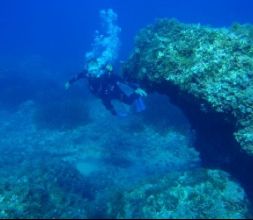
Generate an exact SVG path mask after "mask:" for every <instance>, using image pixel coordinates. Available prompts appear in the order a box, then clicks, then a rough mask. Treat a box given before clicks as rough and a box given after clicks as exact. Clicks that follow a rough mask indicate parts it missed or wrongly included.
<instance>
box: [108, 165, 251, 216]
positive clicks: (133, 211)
mask: <svg viewBox="0 0 253 220" xmlns="http://www.w3.org/2000/svg"><path fill="white" fill-rule="evenodd" d="M117 198H118V200H117V203H116V205H115V203H110V202H109V203H108V213H107V214H108V216H110V217H112V218H166V219H171V218H179V219H181V218H185V217H187V218H190V219H199V218H201V219H202V218H214V219H216V218H232V219H233V218H246V217H249V216H248V208H247V206H248V202H247V199H246V197H245V193H244V191H243V189H242V188H241V187H240V186H239V185H238V184H237V183H235V182H233V181H231V180H230V178H229V175H228V174H227V173H225V172H221V171H218V170H204V169H203V170H195V171H191V172H185V173H181V172H180V173H171V174H170V175H167V176H165V177H162V178H157V179H152V180H150V181H146V182H145V183H143V184H140V185H139V186H137V187H135V188H134V189H132V190H129V191H126V192H123V193H122V194H118V197H117Z"/></svg>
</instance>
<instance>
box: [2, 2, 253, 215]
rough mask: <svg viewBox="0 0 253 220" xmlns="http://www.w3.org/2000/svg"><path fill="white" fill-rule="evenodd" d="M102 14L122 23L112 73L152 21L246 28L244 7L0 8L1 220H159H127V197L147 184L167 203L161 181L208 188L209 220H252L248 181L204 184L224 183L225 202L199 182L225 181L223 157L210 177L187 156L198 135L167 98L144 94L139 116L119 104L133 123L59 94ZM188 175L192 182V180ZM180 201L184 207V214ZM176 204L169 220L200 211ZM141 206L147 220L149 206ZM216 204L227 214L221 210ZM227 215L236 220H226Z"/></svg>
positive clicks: (85, 97) (77, 90)
mask: <svg viewBox="0 0 253 220" xmlns="http://www.w3.org/2000/svg"><path fill="white" fill-rule="evenodd" d="M107 8H112V9H113V10H114V11H115V12H116V13H117V14H118V22H117V24H118V26H119V27H121V29H122V30H121V33H120V35H119V39H120V41H121V46H120V48H119V57H118V60H117V62H116V66H118V68H119V66H120V61H124V60H125V59H127V57H128V56H129V55H130V53H131V51H132V50H133V49H134V38H135V36H136V34H137V33H138V32H139V30H140V29H141V28H144V27H145V26H147V25H149V24H151V23H153V22H154V21H155V20H156V19H157V18H176V19H178V20H179V21H180V22H184V23H200V24H203V25H208V26H212V27H229V26H230V25H232V24H233V23H234V22H239V23H251V24H252V23H253V13H252V8H253V1H251V0H240V1H239V0H213V1H208V0H189V1H187V0H156V1H153V0H149V1H144V0H139V1H137V0H135V1H134V0H125V1H123V0H122V1H120V0H92V1H88V0H74V1H68V0H54V1H49V0H38V1H33V0H22V1H19V0H11V1H8V0H2V1H1V2H0V174H1V175H0V218H26V217H35V218H45V217H49V218H54V217H56V218H57V217H58V218H59V217H60V218H69V217H76V218H87V217H90V218H93V217H100V218H106V217H112V218H117V217H123V218H124V217H134V216H138V217H166V214H168V212H166V210H165V208H164V209H163V208H161V210H164V213H162V212H159V214H158V215H157V216H156V215H152V213H153V212H151V211H150V212H148V213H149V214H147V215H145V214H144V212H140V211H139V210H135V211H133V212H131V213H133V214H129V213H130V211H129V210H130V208H129V207H130V206H131V205H132V206H136V207H138V205H140V204H142V206H145V205H146V203H145V202H143V201H142V202H140V201H141V199H140V198H139V200H138V199H136V200H134V199H133V198H132V197H134V198H135V197H136V196H135V194H134V193H136V191H138V190H140V191H141V192H143V191H142V187H144V188H147V187H149V186H151V185H152V186H153V185H155V186H156V187H154V189H153V188H152V190H153V191H154V192H153V191H152V192H153V194H152V193H151V196H153V197H156V196H157V200H158V197H159V198H160V197H161V198H165V200H169V198H170V197H167V196H168V195H167V194H166V195H165V191H166V189H164V185H162V187H160V188H159V184H160V182H159V181H161V183H162V184H164V181H168V183H167V184H165V185H168V187H172V185H173V184H174V183H175V182H176V183H177V186H178V187H182V190H181V191H183V192H185V195H192V194H190V191H191V190H192V191H194V190H195V191H201V190H200V189H202V190H203V193H206V195H207V196H208V195H209V196H210V197H211V196H212V193H210V192H208V190H210V188H208V184H206V185H207V188H205V187H204V186H203V185H205V183H206V182H205V181H207V182H208V181H210V182H211V183H212V184H213V185H212V184H211V185H212V187H213V188H211V191H212V192H215V193H216V194H215V193H214V195H215V196H217V195H218V196H217V198H219V199H218V200H217V201H216V200H215V198H214V199H213V200H212V199H210V201H209V198H208V199H206V201H207V204H206V203H205V205H207V208H206V209H208V205H209V206H211V207H212V208H210V210H214V213H215V210H216V211H217V213H221V214H220V216H219V217H223V216H225V217H231V216H232V217H239V218H244V217H248V216H251V214H249V213H251V209H250V207H251V203H252V199H251V196H252V194H251V193H252V188H250V189H248V187H246V186H247V183H246V181H247V180H248V179H251V178H245V181H244V182H243V181H242V179H243V178H239V179H237V177H238V175H234V174H233V172H231V173H229V169H226V170H225V171H226V172H228V173H229V174H224V175H223V173H221V174H219V175H218V174H215V172H216V171H215V172H214V173H212V175H211V174H209V177H210V176H212V177H213V178H214V179H215V175H216V177H217V176H219V178H220V175H221V176H222V177H224V179H225V180H224V181H225V182H226V187H227V188H226V187H224V188H225V189H224V188H223V191H222V189H221V188H222V187H221V186H220V184H219V183H218V182H215V181H214V183H213V182H212V181H211V180H209V179H208V178H207V180H206V179H205V178H204V177H203V176H205V175H204V174H203V173H204V171H203V170H202V169H208V168H210V169H217V170H219V169H220V170H222V169H223V168H224V164H226V166H228V164H229V162H230V158H229V156H228V157H227V158H220V157H218V156H217V158H216V160H217V161H216V163H215V165H214V166H212V164H208V166H209V167H207V165H206V163H205V161H203V160H204V159H203V157H202V156H201V152H200V151H199V149H198V148H197V147H196V145H195V140H196V133H195V131H194V130H193V129H192V127H191V125H190V123H189V121H188V119H187V118H186V116H185V115H184V114H183V112H182V111H181V110H180V109H178V108H177V107H176V106H173V105H171V104H170V102H169V99H168V98H167V97H165V96H162V95H158V94H152V95H150V96H149V97H148V98H147V99H145V104H146V110H145V111H144V112H140V113H133V112H134V111H132V109H129V107H128V106H122V105H120V104H119V108H121V109H123V110H124V111H129V112H131V113H130V114H129V115H128V117H115V116H112V115H110V113H109V112H108V111H107V110H106V109H105V108H104V107H103V105H102V104H101V102H100V101H99V100H98V99H96V98H95V97H94V96H93V95H92V94H90V93H89V91H88V89H87V84H86V83H77V85H76V86H74V87H73V88H71V90H69V91H65V90H64V83H65V82H66V80H68V79H69V77H71V76H73V75H74V74H75V73H77V72H79V71H81V70H82V69H83V66H84V60H85V58H84V57H85V53H86V52H87V51H90V49H91V43H92V41H93V38H94V30H96V29H98V28H99V26H100V23H101V21H100V19H99V11H100V10H101V9H107ZM116 105H117V103H116ZM222 156H223V154H222ZM205 157H207V156H206V155H205ZM221 160H222V161H221ZM211 161H212V160H211ZM217 164H218V165H217ZM219 165H220V167H219ZM185 172H186V173H187V172H194V175H193V176H192V177H191V178H193V179H191V178H189V175H188V173H187V174H186V173H185ZM217 172H220V171H217ZM222 172H223V171H222ZM227 175H228V176H229V175H230V176H229V177H227ZM248 175H251V174H247V173H246V174H245V176H248ZM163 178H165V179H166V180H164V179H163ZM203 179H204V180H205V181H204V180H203ZM216 179H217V178H216ZM162 180H163V181H162ZM201 181H203V182H204V183H203V184H202V182H201ZM240 181H242V182H240ZM185 182H187V184H189V186H188V185H187V184H186V185H187V186H188V187H186V186H185V185H183V184H185ZM198 183H199V186H198ZM180 184H182V185H180ZM201 184H202V185H201ZM209 185H210V184H209ZM235 185H236V186H235ZM202 186H203V188H201V187H202ZM191 187H192V188H191ZM194 187H195V188H194ZM198 187H199V188H198ZM165 188H166V187H165ZM205 190H206V191H205ZM216 190H217V191H216ZM158 191H159V192H158ZM228 191H231V192H232V193H234V195H235V196H234V197H233V196H232V197H231V196H229V195H228V194H227V192H228ZM163 192H164V194H163ZM144 194H145V193H144ZM146 194H148V193H146ZM146 194H145V196H147V195H146ZM122 195H123V196H122ZM136 195H140V194H138V193H136ZM174 196H175V195H174ZM219 196H220V197H219ZM153 197H152V198H153ZM122 198H124V199H125V200H124V199H122ZM150 198H151V197H150ZM150 198H149V199H150ZM173 198H174V197H173ZM182 198H187V199H188V200H187V199H186V201H185V203H184V201H183V200H184V199H182ZM122 200H124V202H122ZM161 200H162V199H161ZM177 200H178V201H180V202H179V204H180V205H181V206H180V207H181V208H177V209H174V212H175V213H177V215H176V214H175V215H174V217H183V218H187V217H191V216H193V217H194V216H195V217H196V216H197V217H198V216H201V213H198V210H196V211H195V213H194V214H192V213H189V212H185V213H184V212H182V210H188V208H189V207H190V206H191V205H192V204H195V202H196V200H194V199H190V196H189V198H188V197H187V196H185V197H183V196H182V195H178V197H177ZM173 201H174V200H173ZM224 201H228V202H227V203H226V202H225V203H223V202H224ZM121 202H122V203H121ZM128 202H129V204H130V205H129V206H127V205H126V204H127V203H128ZM174 203H175V202H174ZM119 204H124V205H125V206H126V207H128V208H129V209H127V208H125V209H126V210H128V211H129V213H128V212H127V211H126V210H125V211H124V212H123V211H122V210H123V209H124V208H123V207H124V205H119ZM147 204H148V205H149V206H148V207H149V208H150V210H152V208H154V207H155V206H152V205H150V204H151V203H147ZM189 204H190V205H189ZM214 204H220V206H219V205H218V207H217V208H216V207H214ZM224 204H225V205H224ZM231 204H232V205H231ZM223 205H224V207H225V209H226V211H224V210H223V209H221V208H220V207H221V206H222V207H223ZM230 205H231V207H230ZM246 206H247V211H245V209H246V208H245V207H246ZM108 207H111V208H108ZM164 207H165V206H164ZM235 207H236V208H235ZM156 208H157V207H156ZM154 209H155V208H154ZM157 209H159V208H157ZM179 209H180V211H179ZM108 210H113V211H111V212H109V211H108ZM159 210H160V209H159ZM172 210H173V209H172ZM232 210H233V211H235V210H236V211H237V213H238V216H237V215H231V216H229V215H228V213H229V212H230V211H231V212H232ZM119 213H120V214H119ZM140 213H141V214H140ZM157 213H158V211H157ZM170 214H171V213H170ZM190 214H191V215H190ZM195 214H196V215H195ZM198 214H199V215H198ZM167 216H170V215H167ZM172 216H173V214H172ZM202 217H203V216H202ZM205 217H213V215H211V214H210V215H207V216H205Z"/></svg>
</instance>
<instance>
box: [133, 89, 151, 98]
mask: <svg viewBox="0 0 253 220" xmlns="http://www.w3.org/2000/svg"><path fill="white" fill-rule="evenodd" d="M134 92H135V93H136V94H137V95H139V96H141V97H146V96H147V95H148V94H147V93H146V91H144V90H143V89H141V88H137V89H136V90H135V91H134Z"/></svg>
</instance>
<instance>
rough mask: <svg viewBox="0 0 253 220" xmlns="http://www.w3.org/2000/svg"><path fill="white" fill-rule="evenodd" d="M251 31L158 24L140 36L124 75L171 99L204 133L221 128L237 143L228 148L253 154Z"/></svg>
mask: <svg viewBox="0 0 253 220" xmlns="http://www.w3.org/2000/svg"><path fill="white" fill-rule="evenodd" d="M252 30H253V27H252V26H251V25H239V24H235V25H233V26H232V27H231V28H229V29H228V28H211V27H206V26H201V25H199V24H183V23H180V22H178V21H177V20H173V19H172V20H169V19H162V20H158V21H157V22H156V23H155V24H152V25H149V26H147V27H146V28H144V29H143V30H141V31H140V33H139V34H138V35H137V37H136V43H135V50H134V52H133V54H132V55H131V56H130V58H129V59H128V61H126V63H125V65H124V67H123V74H124V75H125V76H127V77H128V78H129V79H130V80H133V81H139V82H140V83H142V84H143V86H146V88H148V89H149V90H150V91H157V92H160V93H163V94H166V95H168V96H169V97H170V98H171V101H172V102H173V103H174V104H176V105H178V106H179V107H181V109H182V110H183V111H184V112H185V114H186V115H187V116H188V117H189V120H190V121H191V123H192V124H193V125H194V126H198V130H199V131H203V130H204V129H206V130H207V131H206V133H207V132H211V133H212V132H213V133H215V132H216V131H217V130H219V129H220V130H219V131H217V133H220V134H222V135H220V139H223V138H224V139H226V138H227V139H229V138H232V139H234V141H229V143H228V144H227V145H230V146H231V148H232V146H236V147H237V146H238V145H239V146H240V147H241V149H243V150H245V152H247V153H248V154H249V155H252V154H253V99H252V97H253V34H252V33H253V31H252ZM200 124H201V125H200ZM210 128H211V129H212V130H210ZM215 130H216V131H215ZM225 132H226V133H227V134H225ZM229 133H230V134H229Z"/></svg>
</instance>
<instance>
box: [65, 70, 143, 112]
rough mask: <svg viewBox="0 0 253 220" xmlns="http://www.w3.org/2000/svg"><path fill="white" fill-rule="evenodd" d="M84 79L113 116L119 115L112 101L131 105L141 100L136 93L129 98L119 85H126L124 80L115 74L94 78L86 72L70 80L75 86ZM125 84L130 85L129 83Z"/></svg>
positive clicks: (134, 86) (134, 87)
mask: <svg viewBox="0 0 253 220" xmlns="http://www.w3.org/2000/svg"><path fill="white" fill-rule="evenodd" d="M83 78H86V79H87V80H88V84H89V89H90V91H91V92H92V93H93V94H94V95H96V96H97V97H99V98H100V99H101V100H102V102H103V104H104V106H105V107H106V108H107V109H108V110H109V111H110V112H111V113H112V114H113V115H117V112H116V111H115V109H114V107H113V105H112V103H111V101H112V100H119V101H121V102H123V103H125V104H128V105H131V104H132V103H133V102H134V101H135V100H136V99H137V98H139V95H138V94H136V93H132V94H131V95H129V96H127V95H126V94H125V93H124V92H123V91H122V90H121V89H120V87H119V85H118V83H124V82H123V80H122V79H121V78H120V77H119V76H118V75H116V74H115V73H113V72H110V73H105V74H103V75H101V76H100V77H92V76H88V74H87V72H86V71H83V72H81V73H79V74H78V75H76V76H74V77H73V78H72V79H71V80H69V83H70V84H73V83H74V82H76V81H78V80H79V79H83ZM125 84H127V85H129V83H125ZM130 86H131V87H132V88H133V89H136V88H137V86H136V85H134V84H131V85H130Z"/></svg>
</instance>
